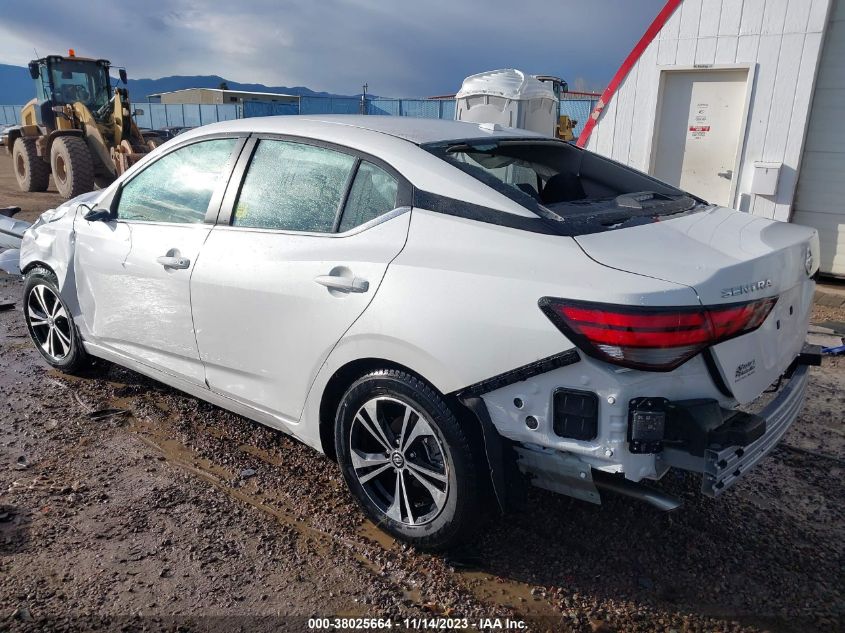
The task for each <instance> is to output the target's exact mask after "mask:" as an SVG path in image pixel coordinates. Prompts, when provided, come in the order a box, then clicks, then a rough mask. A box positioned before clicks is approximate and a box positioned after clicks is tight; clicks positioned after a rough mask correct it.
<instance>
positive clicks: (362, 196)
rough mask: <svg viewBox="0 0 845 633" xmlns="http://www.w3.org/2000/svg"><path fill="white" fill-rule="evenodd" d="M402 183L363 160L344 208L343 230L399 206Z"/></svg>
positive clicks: (341, 223) (341, 224) (341, 225)
mask: <svg viewBox="0 0 845 633" xmlns="http://www.w3.org/2000/svg"><path fill="white" fill-rule="evenodd" d="M398 191H399V183H398V182H396V179H395V178H394V177H393V176H391V175H390V174H388V173H387V172H386V171H384V170H383V169H381V168H380V167H376V166H375V165H373V164H372V163H369V162H367V161H361V165H360V167H358V173H357V174H355V181H354V182H353V183H352V190H351V191H350V192H349V198H348V199H347V201H346V205H345V206H344V208H343V217H342V218H341V221H340V228H339V231H340V232H343V231H348V230H350V229H353V228H355V227H356V226H359V225H361V224H364V223H366V222H369V221H370V220H372V219H374V218H377V217H378V216H380V215H381V214H382V213H386V212H387V211H391V210H392V209H395V208H396V194H397V193H398Z"/></svg>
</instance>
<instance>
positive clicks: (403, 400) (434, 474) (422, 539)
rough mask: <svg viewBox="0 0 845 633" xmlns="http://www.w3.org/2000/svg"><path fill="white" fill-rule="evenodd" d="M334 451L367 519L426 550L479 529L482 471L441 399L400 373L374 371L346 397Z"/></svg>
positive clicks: (339, 419) (437, 547)
mask: <svg viewBox="0 0 845 633" xmlns="http://www.w3.org/2000/svg"><path fill="white" fill-rule="evenodd" d="M335 445H336V449H337V455H338V461H339V463H340V466H341V469H342V471H343V476H344V478H345V479H346V483H347V484H348V485H349V489H350V490H351V491H352V493H353V494H354V495H355V497H356V499H357V500H358V503H359V504H360V505H361V507H362V508H363V510H364V512H365V513H366V514H367V516H368V517H369V518H370V519H371V520H372V521H373V522H374V523H376V524H377V525H378V526H380V527H381V528H382V529H384V530H385V531H386V532H388V533H390V534H391V535H393V536H394V537H396V538H398V539H401V540H403V541H407V542H409V543H411V544H413V545H416V546H419V547H422V548H425V549H444V548H447V547H451V546H453V545H455V544H457V543H459V542H461V541H463V540H464V539H465V538H466V537H467V536H468V535H469V534H470V533H471V531H472V529H473V528H474V527H476V526H477V525H478V524H479V522H480V518H479V506H480V497H481V491H480V489H479V481H478V479H479V478H478V466H477V464H476V456H475V453H474V451H473V450H472V447H471V444H470V440H469V438H468V436H467V434H466V433H465V430H464V429H463V428H462V427H461V425H460V424H459V423H458V420H457V418H456V416H455V414H454V413H453V411H452V410H451V408H450V407H449V405H448V404H447V403H446V402H445V401H444V399H443V397H442V396H441V395H440V394H439V393H437V392H436V391H435V390H434V389H433V388H432V387H430V386H429V385H427V384H426V383H424V382H423V381H421V380H420V379H418V378H416V377H414V376H411V375H409V374H406V373H404V372H401V371H397V370H379V371H375V372H371V373H369V374H367V375H366V376H364V377H362V378H360V379H359V380H357V381H356V382H355V383H354V384H353V385H352V386H351V387H350V388H349V390H348V391H347V392H346V394H345V395H344V396H343V398H342V400H341V403H340V406H339V407H338V411H337V418H336V428H335Z"/></svg>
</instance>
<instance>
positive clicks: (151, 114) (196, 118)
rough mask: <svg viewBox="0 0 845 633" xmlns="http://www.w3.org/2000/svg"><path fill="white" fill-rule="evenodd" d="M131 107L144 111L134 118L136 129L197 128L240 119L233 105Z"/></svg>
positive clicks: (164, 104) (196, 104)
mask: <svg viewBox="0 0 845 633" xmlns="http://www.w3.org/2000/svg"><path fill="white" fill-rule="evenodd" d="M133 107H134V108H135V109H140V110H143V111H144V114H139V115H137V116H136V117H135V123H136V124H137V125H138V127H145V128H150V129H153V130H160V129H161V128H165V127H197V126H199V125H206V124H207V123H216V122H217V121H230V120H232V119H239V118H241V117H240V113H239V112H238V105H237V104H235V103H226V104H219V105H218V104H213V103H211V104H205V103H202V104H200V103H136V104H133Z"/></svg>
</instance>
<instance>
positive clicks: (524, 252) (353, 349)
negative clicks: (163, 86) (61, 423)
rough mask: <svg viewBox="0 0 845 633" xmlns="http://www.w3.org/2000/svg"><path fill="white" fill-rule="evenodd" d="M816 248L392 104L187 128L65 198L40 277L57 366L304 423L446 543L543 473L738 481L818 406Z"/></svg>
mask: <svg viewBox="0 0 845 633" xmlns="http://www.w3.org/2000/svg"><path fill="white" fill-rule="evenodd" d="M817 261H818V237H817V235H816V233H815V231H814V230H812V229H809V228H805V227H801V226H795V225H791V224H784V223H779V222H774V221H770V220H766V219H763V218H760V217H755V216H751V215H748V214H743V213H738V212H735V211H732V210H729V209H725V208H720V207H715V206H712V205H708V204H707V203H706V202H704V201H703V200H700V199H698V198H695V197H694V196H691V195H689V194H686V193H684V192H683V191H679V190H677V189H675V188H674V187H671V186H669V185H667V184H665V183H662V182H659V181H657V180H654V179H653V178H651V177H649V176H647V175H645V174H642V173H639V172H637V171H634V170H631V169H629V168H627V167H624V166H622V165H619V164H617V163H614V162H612V161H609V160H607V159H604V158H602V157H600V156H597V155H595V154H592V153H590V152H587V151H583V150H581V149H578V148H576V147H574V146H572V145H569V144H566V143H563V142H560V141H556V140H552V139H548V138H544V137H541V136H537V135H532V134H530V133H527V132H525V131H523V130H514V129H501V128H499V127H498V126H490V125H483V124H482V125H475V124H470V123H460V122H454V121H432V120H418V119H417V120H415V119H410V118H403V117H370V116H368V117H325V118H320V119H316V118H308V117H276V118H267V119H245V120H236V121H228V122H224V123H219V124H215V125H210V126H206V127H203V128H200V129H196V130H193V131H190V132H187V133H185V134H183V135H180V136H179V137H177V138H176V139H174V140H172V141H170V142H168V143H166V144H165V145H163V146H162V147H159V148H158V149H157V150H155V151H154V152H152V153H151V154H150V155H148V156H147V157H146V158H144V159H143V160H141V161H140V162H139V163H138V164H137V165H135V166H134V167H133V168H132V169H130V170H129V171H128V172H127V173H126V174H125V175H124V176H123V177H121V178H119V179H118V180H117V181H116V182H115V183H114V184H113V185H111V186H110V187H109V188H108V189H105V190H104V191H98V192H94V193H91V194H87V195H85V196H83V197H81V198H77V199H76V200H73V201H70V202H68V203H66V204H64V205H62V206H61V207H59V208H58V209H56V210H54V211H51V212H49V213H47V214H45V215H44V216H43V217H42V219H41V220H39V221H38V222H37V223H36V224H35V225H34V226H33V227H32V228H31V229H30V230H28V231H27V233H26V235H25V237H24V240H23V244H22V248H21V260H20V266H21V270H22V272H23V273H24V274H25V275H26V284H25V315H26V322H27V324H28V326H29V332H30V334H31V336H32V339H33V341H34V342H35V344H36V345H37V347H38V349H39V350H40V352H41V354H42V355H43V356H44V358H45V359H46V360H47V362H49V363H50V364H51V365H53V366H54V367H57V368H59V369H63V370H66V371H75V370H78V369H80V368H83V367H84V366H86V364H88V363H89V361H90V360H91V358H93V357H97V358H101V359H107V360H109V361H112V362H114V363H118V364H120V365H124V366H126V367H129V368H131V369H134V370H136V371H138V372H141V373H143V374H146V375H148V376H151V377H153V378H155V379H157V380H160V381H162V382H164V383H167V384H168V385H172V386H174V387H176V388H178V389H181V390H183V391H185V392H188V393H190V394H193V395H195V396H197V397H199V398H202V399H204V400H208V401H209V402H212V403H214V404H216V405H219V406H221V407H224V408H226V409H230V410H232V411H235V412H237V413H240V414H242V415H244V416H247V417H249V418H252V419H254V420H257V421H259V422H262V423H264V424H267V425H270V426H272V427H275V428H277V429H280V430H282V431H284V432H286V433H289V434H291V435H293V436H295V437H297V438H299V439H300V440H301V441H303V442H305V443H307V444H309V445H311V446H313V447H314V448H316V449H318V450H320V451H323V452H325V453H328V454H330V455H332V456H336V458H337V460H338V462H339V463H340V465H341V468H342V470H343V474H344V477H345V478H346V481H347V483H348V484H349V488H350V490H351V491H352V493H353V494H354V495H355V497H356V498H357V500H358V501H359V502H360V505H361V507H362V508H363V510H364V512H365V513H366V514H367V516H369V517H370V518H371V519H372V520H373V521H375V522H376V523H377V524H378V525H380V526H381V527H382V528H383V529H385V530H386V531H388V532H389V533H391V534H392V535H394V536H396V537H398V538H400V539H404V540H406V541H409V542H412V543H415V544H417V545H420V546H424V547H429V548H438V547H445V546H448V545H450V544H452V543H455V542H456V541H457V540H459V539H460V538H462V537H465V536H466V535H467V534H468V533H469V531H470V530H471V529H472V528H473V527H474V526H475V525H476V524H477V518H478V515H479V512H480V511H481V510H482V509H483V507H484V503H485V500H487V499H489V498H490V497H488V496H486V495H487V493H488V492H489V491H492V492H494V493H495V495H496V499H497V500H498V502H499V503H500V504H501V505H502V507H507V506H508V504H509V501H510V500H511V496H512V495H513V491H514V489H515V487H516V486H515V484H517V483H519V482H520V481H522V480H523V479H527V480H529V481H531V482H532V483H533V484H534V485H537V486H540V487H543V488H547V489H550V490H554V491H557V492H560V493H563V494H568V495H572V496H574V497H577V498H579V499H583V500H586V501H590V502H594V503H599V502H600V491H601V490H603V489H605V490H606V489H612V490H615V491H617V492H621V493H624V494H628V495H631V496H634V497H637V498H639V499H643V500H646V501H649V502H651V503H653V504H654V505H657V506H658V507H662V508H666V509H670V508H673V507H675V506H676V505H677V503H678V502H677V500H675V499H673V498H672V497H670V496H668V495H667V494H665V493H663V492H661V491H660V490H659V489H658V488H655V487H653V486H652V487H649V486H646V485H644V484H643V481H644V480H657V479H660V478H661V477H662V476H663V475H665V474H666V472H667V471H668V470H669V469H671V468H679V469H683V470H688V471H694V472H697V473H701V475H702V492H703V493H704V494H707V495H718V494H720V493H722V492H724V491H725V490H727V489H728V488H729V487H730V486H731V485H732V484H733V483H734V482H735V481H737V479H738V478H740V477H741V476H742V475H743V474H744V473H745V472H746V471H747V470H748V469H750V468H751V467H752V466H754V465H755V464H756V463H757V462H758V461H759V460H760V458H761V457H763V456H764V455H765V454H766V453H768V452H769V451H770V450H771V449H772V448H773V447H774V445H775V444H776V443H777V442H778V441H779V440H780V438H781V437H782V436H783V434H784V433H785V432H786V430H787V428H788V427H789V425H790V424H791V423H792V422H793V421H794V420H795V418H796V417H797V415H798V413H799V411H800V409H801V405H802V401H803V396H804V390H805V388H806V385H807V365H808V364H811V363H815V362H817V361H818V356H817V355H816V354H813V353H810V352H807V351H804V350H803V346H804V339H805V334H806V331H807V324H808V320H809V314H810V307H811V304H812V298H813V291H814V282H813V280H812V277H813V275H814V274H815V272H816V269H817ZM773 385H779V392H778V394H777V395H776V397H774V399H772V400H771V402H769V404H767V405H766V407H765V408H764V409H762V410H760V411H758V412H756V413H749V412H747V411H745V410H740V409H739V407H740V405H746V404H748V403H750V402H752V401H753V400H755V399H756V398H758V396H759V395H760V394H761V393H762V392H763V391H764V390H766V389H768V388H769V387H770V386H773ZM523 475H524V477H523Z"/></svg>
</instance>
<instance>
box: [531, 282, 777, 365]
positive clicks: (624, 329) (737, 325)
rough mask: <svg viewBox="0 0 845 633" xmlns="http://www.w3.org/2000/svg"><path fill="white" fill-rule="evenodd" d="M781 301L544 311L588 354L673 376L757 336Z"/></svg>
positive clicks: (578, 304) (551, 302)
mask: <svg viewBox="0 0 845 633" xmlns="http://www.w3.org/2000/svg"><path fill="white" fill-rule="evenodd" d="M776 302H777V297H771V298H767V299H760V300H758V301H750V302H747V303H733V304H728V305H721V306H704V307H701V306H700V307H692V306H691V307H681V308H643V307H639V306H620V305H613V304H608V303H591V302H586V301H570V300H568V299H555V298H553V297H543V298H542V299H540V302H539V305H540V309H542V310H543V312H545V313H546V316H548V317H549V318H550V319H551V320H552V322H553V323H554V324H555V325H556V326H557V327H558V329H560V331H561V332H563V333H564V334H565V335H566V336H567V337H568V338H569V339H571V340H572V342H573V343H575V344H576V345H577V346H578V347H579V348H581V350H583V351H584V352H585V353H586V354H589V355H591V356H594V357H596V358H600V359H601V360H605V361H608V362H610V363H614V364H616V365H622V366H623V367H631V368H634V369H646V370H651V371H670V370H672V369H675V368H676V367H678V366H679V365H681V364H683V363H684V362H686V361H687V360H689V359H690V358H692V357H693V356H695V355H696V354H698V353H699V352H701V351H702V350H703V349H705V348H707V347H710V346H711V345H715V344H716V343H721V342H722V341H725V340H727V339H730V338H733V337H735V336H740V335H741V334H746V333H748V332H751V331H753V330H756V329H757V328H758V327H760V326H761V325H762V324H763V321H765V320H766V317H767V316H769V312H771V310H772V308H773V307H774V305H775V303H776Z"/></svg>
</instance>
